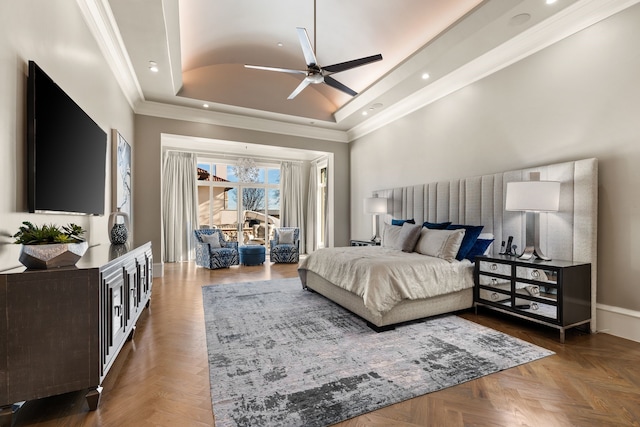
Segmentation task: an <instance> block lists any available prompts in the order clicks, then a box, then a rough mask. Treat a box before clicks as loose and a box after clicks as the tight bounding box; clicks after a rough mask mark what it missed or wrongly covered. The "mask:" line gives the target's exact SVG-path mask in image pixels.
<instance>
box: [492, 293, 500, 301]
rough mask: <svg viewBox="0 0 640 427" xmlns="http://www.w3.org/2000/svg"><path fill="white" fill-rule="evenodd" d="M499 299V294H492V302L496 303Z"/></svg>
mask: <svg viewBox="0 0 640 427" xmlns="http://www.w3.org/2000/svg"><path fill="white" fill-rule="evenodd" d="M498 298H499V297H498V294H497V293H496V292H494V293H492V294H491V299H492V300H494V301H495V300H497V299H498Z"/></svg>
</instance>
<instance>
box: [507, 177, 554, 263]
mask: <svg viewBox="0 0 640 427" xmlns="http://www.w3.org/2000/svg"><path fill="white" fill-rule="evenodd" d="M559 207H560V182H558V181H540V173H539V172H532V173H531V174H530V181H520V182H508V183H507V196H506V202H505V209H506V210H507V211H523V212H526V215H527V218H526V247H525V249H524V252H523V253H522V255H520V257H519V258H521V259H532V258H533V259H535V258H538V259H541V260H545V261H549V260H551V258H549V257H547V256H545V255H544V254H543V253H542V251H541V250H540V212H557V211H558V209H559Z"/></svg>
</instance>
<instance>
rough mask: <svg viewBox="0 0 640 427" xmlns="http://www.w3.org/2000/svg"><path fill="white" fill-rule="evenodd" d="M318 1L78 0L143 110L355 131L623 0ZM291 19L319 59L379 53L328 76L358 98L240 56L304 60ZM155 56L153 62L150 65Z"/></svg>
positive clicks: (272, 62) (286, 64)
mask: <svg viewBox="0 0 640 427" xmlns="http://www.w3.org/2000/svg"><path fill="white" fill-rule="evenodd" d="M314 3H315V1H314V0H277V1H272V2H266V1H260V0H233V1H224V0H135V1H131V0H79V4H81V7H83V10H84V11H85V16H91V17H92V18H91V19H92V20H93V22H94V23H95V25H94V26H95V27H96V28H97V30H95V32H96V34H98V38H101V39H102V40H103V44H104V46H103V49H105V50H106V51H109V52H110V55H111V57H112V58H114V60H113V61H112V62H113V63H114V64H113V65H112V67H113V68H114V70H116V74H117V75H119V78H120V79H121V86H123V88H124V90H125V94H126V95H127V97H128V98H129V100H130V102H131V104H132V106H133V107H134V110H136V112H142V113H146V112H149V111H154V112H158V111H160V110H162V109H163V108H164V109H166V108H172V110H171V111H172V112H173V113H175V112H177V111H178V110H179V109H178V107H188V109H189V111H190V114H191V115H198V114H199V115H201V116H202V117H205V116H206V115H207V114H214V115H215V114H223V115H225V116H224V117H235V118H237V117H242V118H246V119H248V120H251V119H254V120H261V119H269V120H270V121H271V122H275V123H282V124H285V125H298V126H300V127H306V128H309V127H312V128H319V129H326V130H328V131H339V132H342V133H352V134H357V133H358V132H366V130H367V129H368V128H372V127H373V126H374V125H371V124H369V123H382V122H384V121H385V120H387V121H388V120H391V117H392V116H394V115H395V116H397V115H401V114H405V113H406V112H410V111H412V109H413V110H415V109H416V108H419V107H420V106H422V105H425V103H428V102H432V101H433V100H437V99H438V98H440V97H442V96H446V94H448V93H451V92H452V91H455V90H457V89H459V88H461V87H463V86H464V85H466V84H469V83H472V82H473V81H475V80H478V79H480V78H482V77H484V76H486V75H488V74H490V73H492V72H495V71H497V70H499V69H501V68H503V67H505V66H507V65H509V64H510V63H513V62H515V61H517V60H519V59H521V58H523V57H525V56H527V55H530V54H532V53H534V52H536V51H537V50H539V49H542V48H544V47H545V46H547V45H549V44H551V43H554V42H556V41H558V40H561V39H562V38H564V37H566V36H568V35H570V34H572V33H573V32H575V31H579V30H580V29H582V28H584V27H585V26H586V25H589V23H590V22H593V19H601V17H600V18H598V16H599V15H601V16H604V15H605V13H604V12H603V9H607V11H606V13H607V14H611V13H613V11H612V10H611V9H612V6H611V4H612V3H615V5H614V6H615V7H618V8H622V7H623V6H622V5H621V4H622V3H624V2H622V1H621V0H607V2H606V3H609V7H606V5H603V2H602V0H557V1H555V2H552V3H551V4H548V3H550V2H549V0H485V1H482V0H401V1H394V2H391V1H383V0H349V1H340V0H322V1H318V2H317V4H314ZM603 6H605V7H603ZM615 7H613V8H615ZM96 10H97V12H96ZM578 21H579V22H578ZM296 27H303V28H306V29H307V32H308V34H309V38H310V40H311V44H312V45H313V46H315V51H316V56H317V59H318V62H319V64H320V65H323V66H326V65H329V64H334V63H339V62H343V61H348V60H352V59H356V58H361V57H365V56H370V55H374V54H378V53H380V54H382V56H383V60H382V61H379V62H375V63H372V64H368V65H365V66H362V67H359V68H355V69H352V70H348V71H344V72H340V73H338V74H334V75H333V77H334V78H335V79H336V80H338V81H340V82H341V83H343V84H345V85H347V86H349V87H351V88H352V89H354V90H355V91H357V92H358V95H357V96H355V97H351V96H349V95H346V94H344V93H343V92H340V91H338V90H336V89H334V88H332V87H329V86H327V85H324V84H318V85H310V86H308V87H307V88H306V89H304V90H303V91H302V92H301V93H300V95H298V96H297V97H296V98H295V99H292V100H288V99H287V96H288V95H289V94H290V93H291V92H292V91H293V90H294V89H295V88H296V86H297V85H298V84H299V83H300V82H301V80H302V79H303V78H304V76H303V75H297V74H288V73H277V72H273V71H263V70H255V69H247V68H245V67H244V64H253V65H264V66H270V67H282V68H292V69H300V70H304V69H305V68H306V65H305V60H304V56H303V53H302V50H301V47H300V43H299V41H298V36H297V34H296ZM118 58H119V59H118ZM152 62H153V63H155V64H156V65H157V67H158V71H157V72H152V71H151V70H150V64H151V63H152ZM427 74H428V76H429V77H428V78H424V77H426V75H427ZM205 104H207V107H206V108H205V107H204V105H205ZM159 114H160V115H162V114H168V113H166V112H165V113H159ZM228 114H231V115H232V116H231V115H228ZM178 115H179V114H178ZM374 117H377V118H376V120H375V121H373V122H372V118H374ZM263 122H264V121H263ZM338 139H339V138H338ZM347 139H349V138H348V137H347Z"/></svg>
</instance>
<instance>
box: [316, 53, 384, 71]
mask: <svg viewBox="0 0 640 427" xmlns="http://www.w3.org/2000/svg"><path fill="white" fill-rule="evenodd" d="M381 60H382V55H380V54H377V55H373V56H367V57H365V58H360V59H354V60H352V61H347V62H341V63H339V64H333V65H329V66H326V67H322V70H323V71H328V72H330V73H339V72H340V71H346V70H350V69H352V68H356V67H360V66H362V65H367V64H370V63H372V62H376V61H381Z"/></svg>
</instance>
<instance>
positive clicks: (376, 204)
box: [364, 197, 387, 242]
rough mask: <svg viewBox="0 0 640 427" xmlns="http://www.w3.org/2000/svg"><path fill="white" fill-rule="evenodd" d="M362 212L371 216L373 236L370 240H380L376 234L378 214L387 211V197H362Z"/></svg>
mask: <svg viewBox="0 0 640 427" xmlns="http://www.w3.org/2000/svg"><path fill="white" fill-rule="evenodd" d="M364 213H366V214H370V215H372V216H373V237H371V241H372V242H377V241H379V240H380V237H379V236H378V215H379V214H385V213H387V199H385V198H382V197H368V198H366V199H364Z"/></svg>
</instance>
